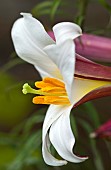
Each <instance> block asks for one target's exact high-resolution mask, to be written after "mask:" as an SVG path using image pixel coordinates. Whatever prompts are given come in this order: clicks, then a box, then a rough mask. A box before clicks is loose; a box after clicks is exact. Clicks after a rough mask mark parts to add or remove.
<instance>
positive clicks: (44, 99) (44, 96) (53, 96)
mask: <svg viewBox="0 0 111 170" xmlns="http://www.w3.org/2000/svg"><path fill="white" fill-rule="evenodd" d="M35 86H36V87H37V88H40V89H39V90H36V89H33V88H31V87H30V86H29V85H28V83H25V84H24V85H23V90H22V92H23V93H24V94H27V93H33V94H37V95H40V96H36V97H34V98H33V103H34V104H56V105H66V104H67V105H69V104H70V101H69V99H68V96H67V92H66V90H65V84H64V83H63V82H61V81H59V80H57V79H55V78H49V77H46V78H44V79H43V81H39V82H36V83H35Z"/></svg>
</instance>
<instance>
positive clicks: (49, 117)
mask: <svg viewBox="0 0 111 170" xmlns="http://www.w3.org/2000/svg"><path fill="white" fill-rule="evenodd" d="M67 109H68V106H62V105H58V106H56V105H50V106H49V109H48V111H47V113H46V117H45V120H44V123H43V132H42V154H43V158H44V161H45V162H46V164H48V165H52V166H60V165H65V164H66V163H67V162H66V161H65V160H58V159H56V158H54V157H53V156H52V155H51V153H50V149H49V147H50V140H49V138H48V130H49V128H50V126H51V125H52V124H53V122H54V121H55V120H56V119H58V117H59V116H60V115H62V114H63V113H64V110H66V111H67Z"/></svg>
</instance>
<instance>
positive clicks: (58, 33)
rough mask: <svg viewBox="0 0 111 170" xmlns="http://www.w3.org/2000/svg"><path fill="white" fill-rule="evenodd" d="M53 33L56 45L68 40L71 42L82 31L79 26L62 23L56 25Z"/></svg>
mask: <svg viewBox="0 0 111 170" xmlns="http://www.w3.org/2000/svg"><path fill="white" fill-rule="evenodd" d="M53 31H54V35H55V39H56V43H60V42H63V41H66V40H68V39H71V40H73V39H75V38H76V37H78V36H80V35H81V34H82V30H81V28H80V27H79V25H77V24H74V23H70V22H62V23H58V24H56V25H55V26H54V27H53Z"/></svg>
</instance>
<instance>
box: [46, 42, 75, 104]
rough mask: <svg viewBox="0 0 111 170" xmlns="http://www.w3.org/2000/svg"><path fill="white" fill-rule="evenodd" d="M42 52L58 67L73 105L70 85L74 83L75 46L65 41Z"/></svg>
mask: <svg viewBox="0 0 111 170" xmlns="http://www.w3.org/2000/svg"><path fill="white" fill-rule="evenodd" d="M44 51H45V52H46V53H47V55H48V56H49V57H50V58H51V60H52V61H53V62H54V63H55V64H56V65H57V66H58V68H59V70H60V73H61V75H62V77H63V81H64V83H65V85H66V90H67V93H68V96H69V99H70V101H71V102H72V103H73V96H72V90H73V88H72V84H73V83H74V70H75V45H74V43H73V40H66V41H63V42H61V43H58V44H56V45H49V46H47V47H45V48H44Z"/></svg>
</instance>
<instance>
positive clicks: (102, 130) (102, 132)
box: [90, 119, 111, 141]
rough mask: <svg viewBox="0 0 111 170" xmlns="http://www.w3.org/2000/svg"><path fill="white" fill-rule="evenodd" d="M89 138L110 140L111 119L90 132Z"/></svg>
mask: <svg viewBox="0 0 111 170" xmlns="http://www.w3.org/2000/svg"><path fill="white" fill-rule="evenodd" d="M90 137H91V138H104V139H107V140H110V141H111V119H110V120H108V121H107V122H105V123H104V124H102V125H101V126H100V127H99V128H98V129H97V130H95V131H94V132H92V133H91V134H90Z"/></svg>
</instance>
